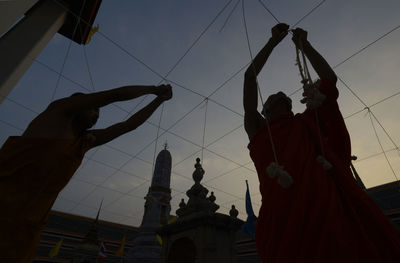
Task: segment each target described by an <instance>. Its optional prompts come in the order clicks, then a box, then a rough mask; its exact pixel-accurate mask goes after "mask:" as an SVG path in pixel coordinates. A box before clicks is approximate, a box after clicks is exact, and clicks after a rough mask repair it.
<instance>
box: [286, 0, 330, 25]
mask: <svg viewBox="0 0 400 263" xmlns="http://www.w3.org/2000/svg"><path fill="white" fill-rule="evenodd" d="M325 2H326V0H322V1H321V2H319V4H317V5H316V6H315V7H313V8H312V9H311V10H310V11H309V12H308V13H307V14H305V15H304V16H303V17H302V18H300V19H299V21H297V22H296V23H295V24H294V25H293V26H292V28H294V27H295V26H297V25H298V24H300V23H301V21H303V20H304V19H305V18H306V17H307V16H309V15H310V14H311V13H313V12H314V11H315V10H316V9H317V8H318V7H320V6H321V5H322V4H323V3H325Z"/></svg>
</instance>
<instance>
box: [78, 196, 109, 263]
mask: <svg viewBox="0 0 400 263" xmlns="http://www.w3.org/2000/svg"><path fill="white" fill-rule="evenodd" d="M102 204H103V201H101V204H100V208H99V211H98V212H97V216H96V219H95V220H94V222H93V223H92V225H91V227H90V230H89V232H88V233H87V234H86V236H85V238H84V239H83V240H82V243H80V244H79V245H78V246H77V247H75V251H74V256H73V258H72V263H95V262H97V257H98V255H99V248H100V246H99V238H98V229H99V215H100V210H101V205H102Z"/></svg>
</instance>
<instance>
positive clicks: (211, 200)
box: [208, 192, 216, 203]
mask: <svg viewBox="0 0 400 263" xmlns="http://www.w3.org/2000/svg"><path fill="white" fill-rule="evenodd" d="M215 199H216V198H215V195H214V192H211V194H210V196H209V197H208V200H210V202H211V203H214V202H215Z"/></svg>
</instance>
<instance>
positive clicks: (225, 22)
mask: <svg viewBox="0 0 400 263" xmlns="http://www.w3.org/2000/svg"><path fill="white" fill-rule="evenodd" d="M239 3H240V0H237V2H236V4H235V5H234V6H233V8H232V10H231V12H230V13H229V15H228V17H227V18H226V19H225V21H224V24H223V25H222V27H221V29H220V30H219V32H220V33H221V32H222V30H223V29H224V28H225V26H226V24H227V23H228V21H229V19H230V18H231V16H232V14H233V12H234V11H235V10H236V8H237V6H238V5H239Z"/></svg>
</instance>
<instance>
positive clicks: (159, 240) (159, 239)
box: [156, 235, 162, 246]
mask: <svg viewBox="0 0 400 263" xmlns="http://www.w3.org/2000/svg"><path fill="white" fill-rule="evenodd" d="M156 237H157V240H158V243H160V246H162V238H161V237H160V235H156Z"/></svg>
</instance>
